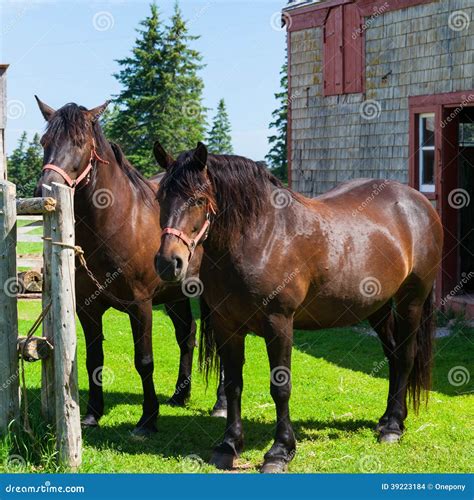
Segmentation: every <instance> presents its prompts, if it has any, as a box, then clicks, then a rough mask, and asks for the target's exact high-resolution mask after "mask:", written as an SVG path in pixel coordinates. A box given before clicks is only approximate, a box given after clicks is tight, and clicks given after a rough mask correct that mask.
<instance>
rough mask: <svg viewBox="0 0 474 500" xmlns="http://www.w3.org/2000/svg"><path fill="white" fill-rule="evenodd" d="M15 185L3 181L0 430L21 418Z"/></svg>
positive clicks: (0, 183)
mask: <svg viewBox="0 0 474 500" xmlns="http://www.w3.org/2000/svg"><path fill="white" fill-rule="evenodd" d="M15 196H16V187H15V185H14V184H12V183H11V182H7V181H4V180H0V433H3V434H5V433H6V432H7V430H8V426H9V425H10V422H11V421H12V420H16V421H17V422H19V419H20V393H19V376H18V374H19V372H18V352H17V339H18V312H17V297H16V294H17V293H18V282H17V275H16V200H15Z"/></svg>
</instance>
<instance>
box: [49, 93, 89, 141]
mask: <svg viewBox="0 0 474 500" xmlns="http://www.w3.org/2000/svg"><path fill="white" fill-rule="evenodd" d="M84 111H87V109H86V108H85V107H84V106H78V105H77V104H75V103H69V104H65V105H64V106H63V107H62V108H59V109H58V110H57V111H56V112H55V113H54V115H53V116H52V118H51V120H50V121H49V122H48V126H47V128H46V132H45V134H44V137H43V140H44V142H45V143H46V144H48V143H51V142H53V141H59V140H60V139H61V138H64V137H67V138H68V139H70V140H71V141H72V142H73V144H75V145H81V144H84V142H85V141H86V139H87V137H88V135H89V134H90V133H91V131H92V127H91V124H90V122H89V121H88V120H87V118H86V115H85V113H84Z"/></svg>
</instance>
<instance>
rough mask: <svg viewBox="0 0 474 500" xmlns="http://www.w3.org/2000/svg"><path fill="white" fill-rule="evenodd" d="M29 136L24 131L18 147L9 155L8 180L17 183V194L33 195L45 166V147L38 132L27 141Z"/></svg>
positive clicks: (21, 195) (23, 195)
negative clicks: (42, 145)
mask: <svg viewBox="0 0 474 500" xmlns="http://www.w3.org/2000/svg"><path fill="white" fill-rule="evenodd" d="M27 141H28V136H27V134H26V132H23V133H22V134H21V136H20V139H19V141H18V145H17V147H16V148H15V149H14V150H13V151H12V154H11V155H10V156H9V157H8V170H7V172H8V180H9V181H10V182H13V183H15V184H16V189H17V196H19V197H30V196H33V193H34V190H35V187H36V184H37V182H38V179H39V178H40V176H41V169H42V168H43V148H42V147H41V144H40V137H39V135H38V134H35V135H34V136H33V139H32V141H31V142H29V143H27Z"/></svg>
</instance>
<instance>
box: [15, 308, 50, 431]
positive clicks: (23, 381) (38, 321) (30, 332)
mask: <svg viewBox="0 0 474 500" xmlns="http://www.w3.org/2000/svg"><path fill="white" fill-rule="evenodd" d="M50 309H51V301H49V302H48V304H47V305H46V306H45V307H44V308H43V310H42V311H41V313H40V315H39V316H38V317H37V318H36V320H35V322H34V323H33V325H32V327H31V328H30V329H29V330H28V333H27V335H26V339H25V342H24V344H23V345H22V347H21V356H20V370H21V386H22V388H21V389H22V390H21V392H22V394H23V401H24V404H23V427H24V428H25V430H26V432H28V434H30V435H32V436H33V431H32V429H31V425H30V418H29V412H28V393H27V390H26V377H25V349H26V346H27V345H28V343H29V341H30V340H31V337H33V335H34V334H35V333H36V330H38V328H39V327H40V325H41V323H42V322H43V320H44V318H45V316H46V315H47V314H48V312H49V310H50Z"/></svg>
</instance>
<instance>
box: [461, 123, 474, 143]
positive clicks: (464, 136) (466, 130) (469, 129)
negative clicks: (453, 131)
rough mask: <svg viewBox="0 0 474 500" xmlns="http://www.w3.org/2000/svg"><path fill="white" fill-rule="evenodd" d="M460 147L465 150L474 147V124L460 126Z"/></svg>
mask: <svg viewBox="0 0 474 500" xmlns="http://www.w3.org/2000/svg"><path fill="white" fill-rule="evenodd" d="M459 145H460V146H461V147H464V148H469V147H473V146H474V123H460V124H459Z"/></svg>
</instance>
